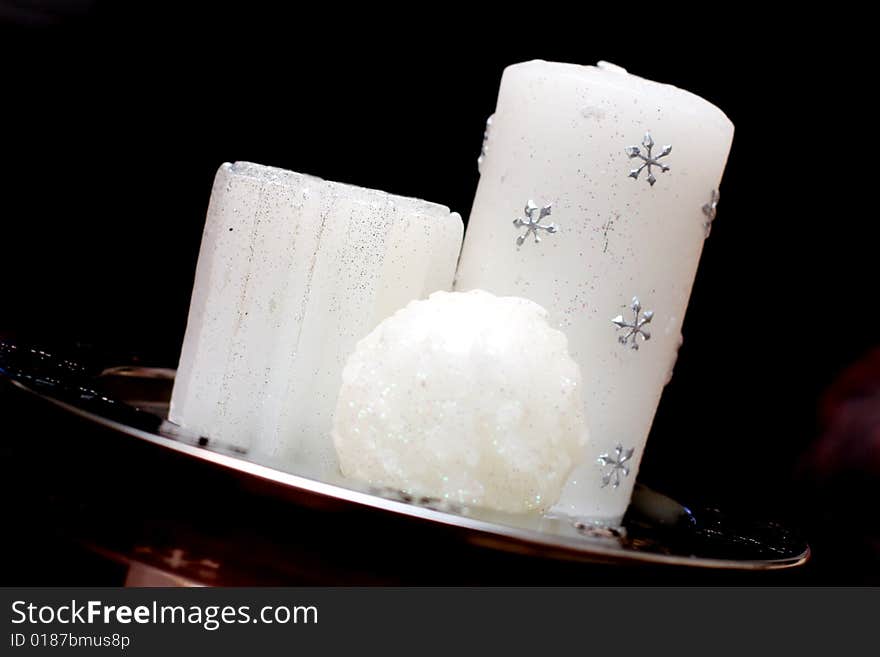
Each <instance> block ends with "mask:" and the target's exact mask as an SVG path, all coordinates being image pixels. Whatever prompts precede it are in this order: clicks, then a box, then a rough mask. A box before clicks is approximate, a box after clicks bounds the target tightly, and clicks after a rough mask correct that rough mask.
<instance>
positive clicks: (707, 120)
mask: <svg viewBox="0 0 880 657" xmlns="http://www.w3.org/2000/svg"><path fill="white" fill-rule="evenodd" d="M732 139H733V124H732V123H731V122H730V120H729V119H728V118H727V117H726V116H725V115H724V114H723V113H722V112H721V111H720V110H719V109H718V108H716V107H715V106H713V105H711V104H710V103H708V102H707V101H705V100H703V99H701V98H699V97H697V96H695V95H693V94H691V93H688V92H686V91H682V90H680V89H677V88H675V87H673V86H669V85H664V84H658V83H656V82H651V81H649V80H645V79H642V78H639V77H636V76H633V75H629V74H627V73H626V71H624V70H623V69H621V68H619V67H616V66H612V65H608V64H600V65H599V66H598V67H593V66H576V65H570V64H557V63H551V62H543V61H533V62H527V63H523V64H517V65H514V66H510V67H508V68H507V69H506V70H505V71H504V75H503V78H502V81H501V89H500V92H499V96H498V104H497V109H496V111H495V114H494V117H493V120H492V123H491V126H490V128H489V131H488V137H487V140H486V142H485V144H484V153H485V155H484V156H483V157H482V158H481V178H480V183H479V187H478V189H477V194H476V199H475V201H474V206H473V211H472V213H471V216H470V221H469V224H468V229H467V235H466V238H465V244H464V250H463V253H462V257H461V262H460V264H459V268H458V273H457V275H456V281H457V282H456V289H457V290H470V289H475V288H482V289H485V290H488V291H489V292H493V293H495V294H499V295H515V296H523V297H527V298H529V299H532V300H534V301H536V302H537V303H539V304H541V305H542V306H544V307H545V308H546V309H547V310H548V311H549V312H550V315H551V321H552V323H553V324H554V325H555V326H557V327H558V328H560V329H562V330H563V331H564V332H565V333H566V334H567V335H568V338H569V345H570V349H571V353H572V356H573V357H574V358H575V360H576V361H578V362H579V364H580V365H581V368H582V369H583V372H584V375H585V381H584V384H585V405H586V416H587V418H588V420H589V422H590V429H591V436H592V440H591V442H590V444H589V446H588V448H587V449H588V450H589V452H588V453H587V454H586V457H585V459H584V461H583V464H582V465H581V466H580V467H578V468H577V469H576V470H575V472H574V473H573V475H572V476H571V478H570V479H569V482H568V484H567V486H566V488H565V490H564V491H563V495H562V499H561V500H560V503H559V505H557V507H556V509H555V510H556V511H560V512H564V513H567V514H571V515H574V516H578V517H585V518H591V519H595V520H599V521H604V522H609V523H615V522H618V521H619V520H620V518H621V517H622V515H623V513H624V511H625V510H626V507H627V505H628V504H629V499H630V495H631V492H632V486H633V483H634V480H635V474H636V471H637V469H638V465H639V462H640V459H641V457H642V453H643V451H644V446H645V440H646V438H647V435H648V431H649V429H650V426H651V422H652V420H653V416H654V412H655V410H656V407H657V404H658V402H659V400H660V395H661V392H662V389H663V386H664V384H665V382H666V381H667V378H668V376H669V375H670V371H671V368H672V366H673V364H674V361H675V358H676V353H677V350H678V347H679V344H680V335H681V325H682V320H683V318H684V313H685V309H686V307H687V302H688V297H689V296H690V290H691V286H692V284H693V280H694V275H695V273H696V270H697V264H698V261H699V257H700V252H701V250H702V247H703V241H704V238H705V236H706V234H707V229H706V223H707V214H704V205H706V204H707V203H711V202H712V199H713V190H717V189H718V185H719V182H720V180H721V175H722V172H723V170H724V165H725V162H726V160H727V154H728V152H729V150H730V145H731V142H732ZM652 141H653V144H652ZM667 146H670V147H671V149H668V148H666V147H667ZM636 149H637V150H636ZM649 149H650V156H651V157H652V158H653V160H654V163H652V164H651V166H650V167H648V166H645V167H644V168H642V169H641V170H638V169H639V167H640V166H641V165H643V164H646V162H645V160H644V159H643V157H642V156H647V155H648V152H649ZM634 170H636V171H634ZM527 204H528V206H527ZM548 210H549V212H548ZM706 210H707V212H708V211H709V208H707V209H706ZM710 214H711V213H710ZM518 238H519V239H518ZM537 240H540V241H537ZM634 297H637V298H638V300H639V304H640V309H639V312H638V315H639V317H638V321H639V322H642V321H644V320H645V319H649V320H650V321H649V323H645V324H642V325H641V330H642V331H644V333H650V340H645V339H644V338H645V337H646V336H645V335H644V333H642V332H638V333H636V334H633V335H630V332H631V331H632V329H631V328H629V327H627V326H624V325H625V324H633V323H634V319H635V315H636V311H635V310H633V299H634ZM648 313H652V314H648ZM615 319H617V320H618V323H617V324H615V323H614V322H613V320H615ZM627 336H629V337H628V338H627ZM624 340H625V343H623V342H622V341H624ZM634 346H637V347H638V349H634V348H633V347H634ZM618 446H620V452H619V453H618V451H617V448H618ZM630 450H632V451H631V452H630ZM630 454H631V456H630V457H629V458H627V455H630ZM616 464H617V465H616Z"/></svg>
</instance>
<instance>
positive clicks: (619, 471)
mask: <svg viewBox="0 0 880 657" xmlns="http://www.w3.org/2000/svg"><path fill="white" fill-rule="evenodd" d="M634 451H635V450H634V449H633V448H632V447H630V448H629V449H627V450H624V449H623V445H621V444H620V443H617V447H615V448H614V456H611V455H610V454H607V453H606V454H602V455H601V456H599V458H598V459H596V462H597V463H598V464H599V465H601V466H603V467H606V468H608V469H607V470H606V471H605V472H604V473H602V488H605V487H606V486H608V484H611V487H612V488H617V487H618V486H620V477H621V475H623V476H624V477H628V476H629V466H628V465H627V462H628V461H629V460H630V459H631V458H632V457H633V452H634Z"/></svg>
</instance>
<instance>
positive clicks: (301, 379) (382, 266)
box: [169, 162, 462, 478]
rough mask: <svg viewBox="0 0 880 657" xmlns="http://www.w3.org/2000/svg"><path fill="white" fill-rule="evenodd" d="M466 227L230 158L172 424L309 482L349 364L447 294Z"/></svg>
mask: <svg viewBox="0 0 880 657" xmlns="http://www.w3.org/2000/svg"><path fill="white" fill-rule="evenodd" d="M461 236H462V223H461V218H460V217H459V216H458V214H456V213H450V211H449V209H448V208H445V207H443V206H440V205H435V204H432V203H427V202H424V201H419V200H416V199H409V198H402V197H399V196H392V195H389V194H386V193H384V192H379V191H374V190H369V189H363V188H359V187H353V186H350V185H343V184H339V183H334V182H329V181H324V180H321V179H319V178H315V177H311V176H305V175H301V174H298V173H293V172H290V171H284V170H281V169H276V168H272V167H265V166H260V165H257V164H250V163H247V162H237V163H235V164H224V165H223V166H221V167H220V170H219V171H218V172H217V176H216V178H215V181H214V188H213V191H212V193H211V202H210V205H209V208H208V216H207V220H206V223H205V230H204V234H203V236H202V245H201V250H200V252H199V261H198V266H197V269H196V278H195V284H194V287H193V294H192V301H191V305H190V312H189V319H188V322H187V328H186V335H185V338H184V344H183V350H182V353H181V358H180V366H179V368H178V371H177V379H176V381H175V386H174V392H173V395H172V400H171V411H170V414H169V419H170V420H171V421H172V422H174V423H177V424H179V425H182V426H184V427H186V428H187V429H189V430H191V431H195V432H198V433H200V434H201V435H204V436H207V437H208V438H209V439H211V440H216V441H218V442H220V443H225V444H226V445H229V446H232V447H236V448H238V449H241V450H243V451H247V452H248V453H249V454H251V455H253V456H255V457H257V458H261V459H269V460H271V461H272V462H273V463H277V464H279V465H281V466H282V467H285V468H287V469H290V470H294V471H297V472H299V473H302V474H305V475H310V476H314V477H318V478H327V477H332V476H334V475H335V474H336V472H337V468H338V466H337V463H336V457H335V453H334V448H333V444H332V441H331V439H330V424H331V418H332V412H333V408H334V405H335V403H336V396H337V394H338V392H339V386H340V384H341V372H342V367H343V365H344V363H345V359H346V358H347V357H348V355H349V354H350V353H351V352H352V351H353V349H354V346H355V344H356V342H357V341H358V340H359V339H360V338H362V337H364V336H365V335H367V333H369V332H370V331H371V330H372V329H373V328H374V327H375V326H376V325H377V324H378V323H379V322H380V321H381V320H382V319H384V318H385V317H387V316H388V315H390V314H391V313H393V312H394V311H396V310H397V309H399V308H401V307H403V306H404V305H406V304H407V303H408V302H409V301H411V300H413V299H417V298H422V297H425V296H427V295H428V294H430V293H431V292H434V291H436V290H448V289H450V287H451V285H452V278H453V273H454V271H455V265H456V261H457V258H458V255H459V250H460V246H461Z"/></svg>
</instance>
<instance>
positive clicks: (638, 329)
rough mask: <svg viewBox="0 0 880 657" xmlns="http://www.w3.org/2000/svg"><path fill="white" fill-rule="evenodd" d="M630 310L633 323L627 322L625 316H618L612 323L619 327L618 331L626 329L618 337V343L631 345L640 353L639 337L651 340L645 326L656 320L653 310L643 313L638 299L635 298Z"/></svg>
mask: <svg viewBox="0 0 880 657" xmlns="http://www.w3.org/2000/svg"><path fill="white" fill-rule="evenodd" d="M630 308H631V309H632V311H633V321H632V323H629V322H627V321H626V320H625V319H624V318H623V315H618V316H617V317H615V318H614V319H612V320H611V321H612V323H614V324H615V325H616V326H617V329H618V330H620V329H626V331H625V332H624V333H621V334H620V335H618V336H617V341H618V342H620V344H626V343H627V342H629V343H630V347H631V348H632V349H635V350H636V351H638V348H639V342H638V337H639V336H641V337H642V340H650V339H651V334H650V333H649V332H648V331H647V330H645V324H650V323H651V320H652V319H653V318H654V311H653V310H646V311H645V312H644V313H642V304H641V303H639V298H638V297H633V300H632V304H631V305H630Z"/></svg>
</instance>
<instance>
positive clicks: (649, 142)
mask: <svg viewBox="0 0 880 657" xmlns="http://www.w3.org/2000/svg"><path fill="white" fill-rule="evenodd" d="M642 146H643V147H644V148H645V152H644V153H642V149H641V148H639V147H638V146H630V147H628V148H627V149H626V154H627V155H629V157H630V159H633V158H636V157H637V158H639V159H640V160H642V164H641V166H640V167H639V168H638V169H633V170H632V171H630V172H629V177H630V178H635V179H638V177H639V174H640V173H641V172H642V169H647V170H648V183H649V184H650V185H651V186H652V187H653V186H654V183H655V182H657V178H656V177H655V176H654V172H653V171H651V167H658V168H659V169H660V171H662V172H663V173H666V172H667V171H669V167H668V166H666V165H665V164H663V163H661V162H660V158H661V157H666V156H667V155H669V154H670V153H671V152H672V146H664V147H663V150H661V151H660V153H659V154H658V155H657V156H656V157H655V156H654V155H652V154H651V149H652V148H654V139H653V138H652V137H651V133H650V132H646V133H645V138H644V139H642Z"/></svg>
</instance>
